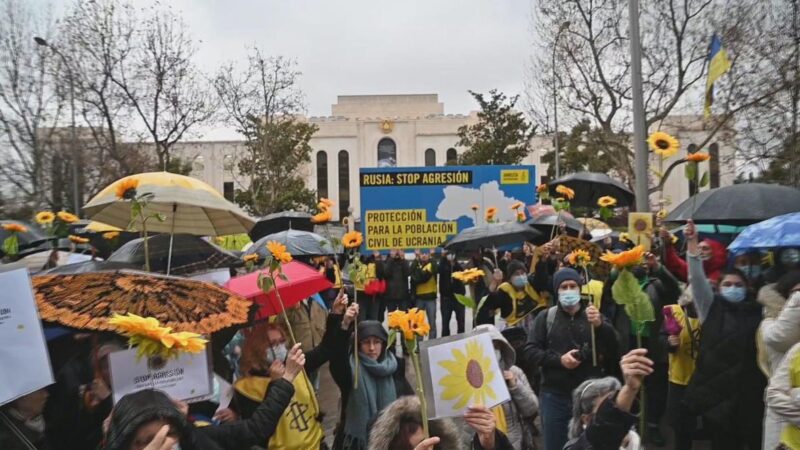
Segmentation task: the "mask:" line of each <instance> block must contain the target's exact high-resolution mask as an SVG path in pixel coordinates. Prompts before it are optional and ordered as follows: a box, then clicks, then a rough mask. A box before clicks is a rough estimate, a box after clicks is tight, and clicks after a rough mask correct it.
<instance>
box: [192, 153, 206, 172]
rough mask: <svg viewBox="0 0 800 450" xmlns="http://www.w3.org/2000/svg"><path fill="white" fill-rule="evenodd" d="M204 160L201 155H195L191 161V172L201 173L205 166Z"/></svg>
mask: <svg viewBox="0 0 800 450" xmlns="http://www.w3.org/2000/svg"><path fill="white" fill-rule="evenodd" d="M204 162H205V161H204V160H203V157H202V156H197V157H195V158H194V161H192V173H201V172H203V171H204V170H205V168H206V166H205V164H204Z"/></svg>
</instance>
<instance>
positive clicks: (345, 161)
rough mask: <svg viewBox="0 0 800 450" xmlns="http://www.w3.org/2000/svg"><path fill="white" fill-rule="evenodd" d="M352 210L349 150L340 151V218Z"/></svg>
mask: <svg viewBox="0 0 800 450" xmlns="http://www.w3.org/2000/svg"><path fill="white" fill-rule="evenodd" d="M348 209H350V157H349V155H348V154H347V150H341V151H339V218H340V219H341V218H343V217H346V216H347V214H348V212H347V210H348Z"/></svg>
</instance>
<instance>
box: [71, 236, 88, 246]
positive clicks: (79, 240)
mask: <svg viewBox="0 0 800 450" xmlns="http://www.w3.org/2000/svg"><path fill="white" fill-rule="evenodd" d="M68 239H69V241H70V242H72V243H73V244H88V243H89V239H86V238H85V237H80V236H75V235H74V234H70V235H69V236H68Z"/></svg>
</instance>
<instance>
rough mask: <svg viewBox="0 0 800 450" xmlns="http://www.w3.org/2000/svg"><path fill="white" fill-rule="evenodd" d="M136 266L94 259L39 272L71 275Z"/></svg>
mask: <svg viewBox="0 0 800 450" xmlns="http://www.w3.org/2000/svg"><path fill="white" fill-rule="evenodd" d="M138 268H139V266H138V265H137V264H130V263H125V262H113V261H100V260H96V259H95V260H89V261H81V262H76V263H71V264H65V265H63V266H58V267H54V268H52V269H48V270H45V271H43V272H40V274H42V275H46V274H60V275H72V274H76V273H89V272H116V271H118V270H135V269H138Z"/></svg>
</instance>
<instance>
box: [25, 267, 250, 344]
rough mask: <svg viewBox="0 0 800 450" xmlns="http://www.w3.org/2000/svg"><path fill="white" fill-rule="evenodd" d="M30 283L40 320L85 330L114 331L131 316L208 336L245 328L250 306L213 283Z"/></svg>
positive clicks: (119, 275) (147, 276) (87, 278)
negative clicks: (114, 323) (119, 318)
mask: <svg viewBox="0 0 800 450" xmlns="http://www.w3.org/2000/svg"><path fill="white" fill-rule="evenodd" d="M32 282H33V288H34V291H35V293H36V304H37V306H38V307H39V315H40V316H41V318H42V320H45V321H49V322H57V323H59V324H61V325H64V326H67V327H71V328H78V329H85V330H101V331H102V330H110V329H112V327H111V326H110V325H109V324H108V319H110V318H111V317H113V316H114V314H115V313H118V314H124V313H126V312H130V313H133V314H136V315H139V316H142V317H155V318H156V319H158V321H159V322H161V323H162V324H164V325H165V326H167V327H171V328H172V329H173V330H175V331H191V332H195V333H204V334H208V333H214V332H216V331H218V330H221V329H223V328H227V327H229V326H231V325H236V324H241V323H244V322H246V321H247V316H248V312H249V309H250V305H251V303H250V301H248V300H247V299H245V298H243V297H241V296H239V295H236V294H234V293H232V292H229V291H227V290H225V289H223V288H221V287H217V286H214V285H213V284H210V283H204V282H202V281H195V280H187V279H185V278H177V277H168V276H163V275H154V274H151V273H144V272H133V271H119V272H99V273H82V274H75V275H53V274H50V275H37V276H34V277H33V278H32Z"/></svg>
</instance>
